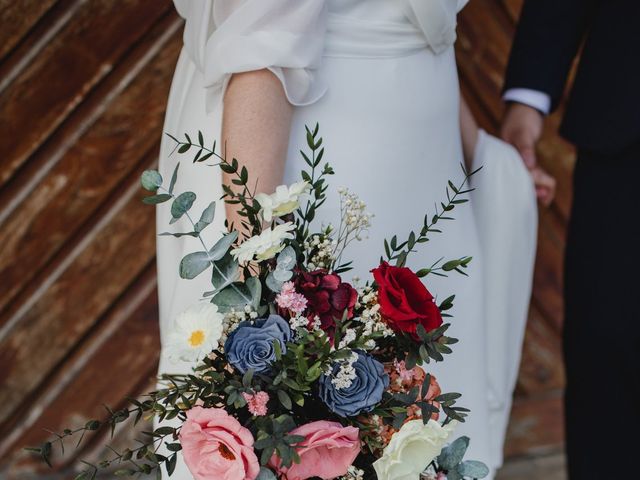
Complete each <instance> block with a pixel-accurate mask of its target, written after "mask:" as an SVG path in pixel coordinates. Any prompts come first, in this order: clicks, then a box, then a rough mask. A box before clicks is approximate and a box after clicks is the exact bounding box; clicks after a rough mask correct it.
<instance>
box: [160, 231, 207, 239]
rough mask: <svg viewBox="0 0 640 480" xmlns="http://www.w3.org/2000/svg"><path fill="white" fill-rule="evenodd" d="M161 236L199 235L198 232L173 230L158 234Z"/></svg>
mask: <svg viewBox="0 0 640 480" xmlns="http://www.w3.org/2000/svg"><path fill="white" fill-rule="evenodd" d="M158 236H159V237H176V238H180V237H197V236H198V232H177V233H173V232H162V233H159V234H158Z"/></svg>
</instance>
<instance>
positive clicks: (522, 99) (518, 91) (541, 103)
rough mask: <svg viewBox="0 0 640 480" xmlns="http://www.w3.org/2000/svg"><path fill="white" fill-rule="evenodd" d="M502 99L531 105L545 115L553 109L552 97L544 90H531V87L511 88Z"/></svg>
mask: <svg viewBox="0 0 640 480" xmlns="http://www.w3.org/2000/svg"><path fill="white" fill-rule="evenodd" d="M502 99H503V100H504V101H505V102H518V103H523V104H525V105H529V106H530V107H533V108H535V109H536V110H539V111H541V112H542V113H544V114H545V115H546V114H548V113H549V110H551V97H550V96H549V95H548V94H546V93H544V92H539V91H538V90H531V89H530V88H510V89H509V90H507V91H506V92H504V95H503V96H502Z"/></svg>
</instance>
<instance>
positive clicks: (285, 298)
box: [276, 282, 307, 315]
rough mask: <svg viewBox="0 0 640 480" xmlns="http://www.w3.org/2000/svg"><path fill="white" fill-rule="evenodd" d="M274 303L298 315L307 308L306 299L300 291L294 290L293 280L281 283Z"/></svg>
mask: <svg viewBox="0 0 640 480" xmlns="http://www.w3.org/2000/svg"><path fill="white" fill-rule="evenodd" d="M276 303H277V304H278V306H279V307H280V308H283V309H285V310H289V311H290V312H293V313H295V314H296V315H300V314H301V313H302V312H304V311H305V309H306V308H307V299H306V298H305V297H304V295H302V294H301V293H298V292H296V289H295V285H294V284H293V282H285V283H283V284H282V290H281V291H280V293H279V294H278V295H276Z"/></svg>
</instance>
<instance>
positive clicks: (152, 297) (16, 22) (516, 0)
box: [0, 0, 573, 478]
mask: <svg viewBox="0 0 640 480" xmlns="http://www.w3.org/2000/svg"><path fill="white" fill-rule="evenodd" d="M520 3H521V2H520V0H513V1H512V0H472V1H471V3H470V5H469V6H468V7H467V8H466V9H465V11H464V14H463V15H462V17H461V19H460V28H459V32H460V35H459V39H460V40H459V44H458V55H459V62H460V75H461V80H462V84H463V91H464V94H465V96H466V97H467V99H468V100H469V102H470V103H471V105H472V108H473V110H474V112H475V113H476V115H477V116H478V118H479V120H480V122H481V123H482V125H483V126H484V128H486V129H487V130H488V131H491V132H495V131H496V129H497V127H498V122H499V119H500V116H501V110H502V105H501V102H500V100H499V90H500V85H501V78H502V72H503V70H504V66H505V61H506V57H507V54H508V50H509V43H510V38H511V35H512V33H513V28H514V22H515V20H516V18H517V14H518V11H519V7H520ZM181 32H182V22H181V21H180V19H179V18H178V17H177V15H176V14H175V12H174V11H173V8H172V5H171V3H170V1H169V0H39V1H35V0H22V1H20V2H12V1H10V0H0V245H1V250H0V283H1V285H2V288H1V289H0V385H1V389H0V405H1V408H0V458H2V461H1V462H0V472H2V471H4V474H5V475H6V478H27V477H28V476H29V475H30V474H35V475H38V477H37V478H44V477H43V476H41V474H38V473H37V472H39V469H38V467H37V466H34V464H33V462H31V461H30V460H29V459H28V458H25V456H24V454H23V453H22V452H21V451H20V448H21V447H22V446H24V445H26V444H34V443H38V442H39V441H41V440H42V439H43V438H44V436H46V434H45V433H44V432H43V431H42V429H43V428H50V429H53V430H59V429H61V428H63V427H65V426H68V425H75V424H78V423H81V422H83V421H84V420H85V419H87V418H89V417H94V416H99V415H101V407H100V404H101V403H102V402H104V403H106V404H109V405H110V406H113V407H118V406H119V405H121V404H122V399H123V398H124V397H125V396H136V395H138V394H140V393H141V392H143V391H145V390H146V389H148V388H149V387H150V386H151V385H152V384H153V375H154V373H155V369H156V362H157V356H158V338H157V336H158V329H157V302H156V290H155V285H156V281H155V258H154V216H153V213H152V210H150V209H149V207H145V206H143V205H142V204H141V203H140V197H141V196H142V192H141V191H140V190H139V188H138V177H139V174H140V172H141V171H143V170H144V169H146V168H150V167H152V166H153V165H154V164H155V162H156V157H157V152H158V143H159V139H160V132H161V126H162V120H163V113H164V106H165V102H166V98H167V94H168V89H169V84H170V80H171V75H172V72H173V67H174V65H175V62H176V59H177V55H178V52H179V49H180V46H181ZM557 123H558V118H557V116H554V117H552V119H551V121H550V122H549V128H548V130H547V132H546V135H545V139H544V141H543V142H542V144H541V147H540V151H541V154H542V157H543V163H544V165H545V166H546V167H547V168H548V169H549V170H550V171H552V172H553V173H554V174H555V175H556V177H557V178H558V180H559V187H560V194H559V195H558V198H557V200H556V202H555V203H554V205H553V207H552V208H551V209H549V210H548V211H544V212H542V214H541V225H540V249H539V250H540V251H539V257H538V266H537V270H536V277H535V294H534V299H533V303H532V308H531V316H530V322H529V327H528V331H527V339H526V346H525V352H524V361H523V364H522V368H521V375H520V381H519V384H518V391H517V398H516V402H515V407H514V412H513V420H512V424H511V427H510V432H509V442H508V447H507V453H508V455H526V454H535V453H538V452H542V451H547V450H553V449H557V448H559V446H560V445H561V439H562V431H561V422H560V421H559V418H560V417H559V416H560V410H561V409H560V399H561V389H562V383H563V378H562V371H561V364H560V353H559V351H560V337H559V332H560V328H561V324H562V315H561V312H562V299H561V287H560V285H561V257H562V250H563V242H564V225H565V222H566V218H567V213H568V210H569V199H570V171H571V168H572V158H573V157H572V153H571V150H570V149H569V148H568V146H567V145H566V144H564V143H563V142H562V141H560V140H559V139H558V138H557V136H555V135H554V134H553V131H554V128H555V127H556V126H557ZM117 442H118V439H116V443H117ZM99 444H100V439H98V440H96V442H93V443H89V444H87V446H86V447H85V448H83V449H81V450H79V451H78V452H77V455H76V456H77V457H79V458H86V457H89V458H91V457H93V456H95V455H97V453H98V452H99V451H100V449H99V447H98V445H99ZM72 460H73V459H72ZM71 463H73V461H70V462H65V463H61V464H59V465H58V470H61V471H64V469H65V468H67V467H69V465H71ZM52 478H53V477H52ZM61 478H68V477H66V476H65V475H64V474H62V477H61Z"/></svg>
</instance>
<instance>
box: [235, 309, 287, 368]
mask: <svg viewBox="0 0 640 480" xmlns="http://www.w3.org/2000/svg"><path fill="white" fill-rule="evenodd" d="M291 336H292V334H291V328H290V327H289V324H288V323H287V321H286V320H284V319H283V318H282V317H281V316H279V315H269V317H267V318H264V319H261V320H256V321H255V322H254V323H251V322H242V323H241V324H240V325H238V327H237V328H236V329H235V330H234V331H233V332H232V333H231V334H230V335H229V338H228V339H227V341H226V342H225V344H224V350H225V354H226V356H227V360H228V361H229V363H230V364H231V365H233V366H234V367H235V368H236V369H237V370H238V371H239V372H241V373H245V372H246V371H248V370H250V369H253V371H254V372H255V373H262V372H266V371H268V370H269V369H270V367H271V364H272V363H273V362H274V361H275V359H276V352H275V349H274V347H273V342H274V340H277V341H278V343H279V344H280V348H281V349H282V353H285V352H286V351H287V349H286V342H289V341H291Z"/></svg>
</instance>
